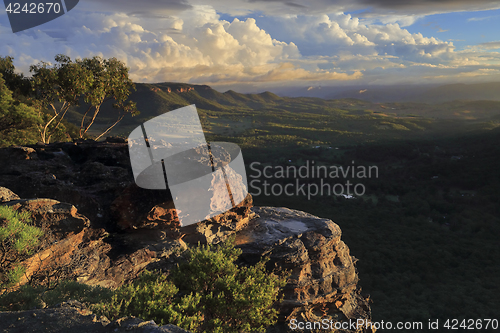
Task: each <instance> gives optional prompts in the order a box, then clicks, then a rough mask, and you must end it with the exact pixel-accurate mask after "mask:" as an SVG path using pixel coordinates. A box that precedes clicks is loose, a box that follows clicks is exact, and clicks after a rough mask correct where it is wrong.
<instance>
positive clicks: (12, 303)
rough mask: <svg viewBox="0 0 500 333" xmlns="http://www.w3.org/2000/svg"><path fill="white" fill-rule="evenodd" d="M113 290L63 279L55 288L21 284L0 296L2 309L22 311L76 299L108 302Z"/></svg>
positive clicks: (90, 301) (87, 301) (86, 301)
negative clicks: (16, 288) (14, 289)
mask: <svg viewBox="0 0 500 333" xmlns="http://www.w3.org/2000/svg"><path fill="white" fill-rule="evenodd" d="M112 294H113V292H112V290H110V289H107V288H103V287H98V286H95V287H92V286H88V285H85V284H83V283H78V282H76V281H63V282H61V283H59V284H58V285H57V286H56V287H54V288H53V289H47V288H46V287H44V286H37V287H33V286H30V285H24V286H21V288H19V289H18V290H16V291H13V292H10V293H5V294H3V295H1V296H0V310H1V311H21V310H29V309H34V308H44V307H46V306H47V307H50V306H54V305H56V304H58V303H61V302H64V301H67V300H69V299H75V300H78V301H80V302H83V303H89V304H92V303H100V302H107V301H109V300H110V299H111V296H112Z"/></svg>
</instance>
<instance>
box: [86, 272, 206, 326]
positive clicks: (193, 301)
mask: <svg viewBox="0 0 500 333" xmlns="http://www.w3.org/2000/svg"><path fill="white" fill-rule="evenodd" d="M177 292H178V289H177V287H176V286H175V285H174V284H173V282H171V281H169V280H167V279H166V276H165V275H163V274H161V273H153V272H148V271H144V272H143V273H142V274H141V275H140V276H139V277H138V278H137V279H136V280H134V281H133V282H132V283H131V284H125V285H123V286H122V287H120V288H118V289H117V290H116V291H115V292H114V294H113V296H112V297H111V299H110V300H109V301H107V302H101V303H99V304H94V305H93V306H92V310H93V311H94V312H95V313H96V314H99V315H104V316H106V317H108V318H109V319H111V320H115V319H117V318H120V317H124V316H136V317H140V318H142V319H145V320H154V321H155V322H156V323H157V324H159V325H165V324H168V323H174V324H176V325H179V326H182V327H184V328H186V329H189V330H193V329H196V327H198V326H199V325H200V323H201V320H202V318H201V317H200V311H199V309H197V306H198V303H199V297H198V298H197V297H191V296H188V297H183V298H181V299H179V298H178V299H175V295H176V294H177Z"/></svg>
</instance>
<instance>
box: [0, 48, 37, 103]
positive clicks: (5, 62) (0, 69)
mask: <svg viewBox="0 0 500 333" xmlns="http://www.w3.org/2000/svg"><path fill="white" fill-rule="evenodd" d="M15 69H16V68H15V66H14V58H12V57H9V56H7V57H0V74H2V75H3V78H4V80H5V84H6V85H7V87H8V88H9V90H11V91H12V92H13V94H14V97H15V98H16V99H25V98H23V97H26V96H27V95H29V93H30V90H31V89H30V88H31V87H30V82H29V80H28V78H26V77H24V75H23V74H17V73H16V72H15ZM23 102H26V101H25V100H23Z"/></svg>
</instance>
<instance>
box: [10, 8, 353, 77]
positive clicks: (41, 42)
mask: <svg viewBox="0 0 500 333" xmlns="http://www.w3.org/2000/svg"><path fill="white" fill-rule="evenodd" d="M152 20H156V22H154V23H153V22H152ZM61 27H64V28H61ZM152 27H156V29H154V28H152ZM6 29H7V28H6V27H3V30H6ZM54 35H63V37H62V38H59V41H57V40H56V38H54V37H53V36H54ZM4 36H5V37H7V39H6V40H5V39H4V41H5V43H3V44H2V45H0V54H2V55H11V56H14V58H15V62H16V66H17V67H18V69H20V70H22V71H23V72H25V73H26V72H27V70H28V68H29V65H31V64H33V63H36V62H38V61H51V60H53V57H54V56H55V54H57V53H64V54H67V55H69V56H71V57H72V58H82V57H90V56H94V55H100V56H103V57H106V58H108V57H117V58H118V59H120V60H122V61H124V62H125V63H126V64H127V66H129V67H130V73H131V78H132V79H133V80H135V81H139V82H159V81H182V82H193V83H195V82H199V83H215V84H217V83H226V84H227V83H229V82H245V81H248V82H249V81H254V82H273V81H285V80H294V79H297V80H304V81H314V80H349V79H353V80H354V79H358V78H359V77H360V76H361V73H360V72H357V73H354V74H353V73H351V74H346V73H337V72H330V71H328V70H321V69H319V68H318V67H312V68H310V69H305V68H302V67H300V66H299V67H297V66H296V65H294V64H292V63H291V62H290V61H294V60H297V59H299V58H300V57H301V54H300V52H299V49H298V48H297V46H296V45H295V44H294V43H293V42H288V43H287V42H283V41H279V40H277V39H274V38H272V36H271V35H270V34H269V33H267V32H266V31H264V30H263V29H261V28H259V27H258V26H257V24H256V21H255V20H254V19H253V18H247V19H245V20H239V19H234V20H233V21H232V22H228V21H225V20H221V19H220V18H219V15H218V14H217V13H216V12H215V10H214V9H213V8H211V7H208V6H198V7H195V8H193V9H191V10H189V11H185V12H183V13H181V14H180V15H177V16H171V17H165V18H147V19H146V18H144V17H131V16H129V15H127V14H124V13H117V14H108V13H91V12H80V13H79V14H78V15H74V16H73V17H71V16H70V15H66V16H63V17H61V21H60V22H58V23H57V24H55V23H52V25H48V26H46V29H44V30H41V29H38V30H32V31H29V32H27V33H21V34H15V35H14V34H7V33H5V34H4ZM48 46H50V47H48Z"/></svg>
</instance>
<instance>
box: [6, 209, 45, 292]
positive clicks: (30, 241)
mask: <svg viewBox="0 0 500 333" xmlns="http://www.w3.org/2000/svg"><path fill="white" fill-rule="evenodd" d="M30 224H31V219H30V215H29V213H28V212H22V213H18V212H17V211H15V210H13V209H12V208H10V207H7V206H0V290H4V289H7V288H9V287H11V286H12V285H15V284H16V283H17V282H19V279H20V278H21V276H22V275H23V274H24V271H25V268H24V267H22V266H21V264H20V262H21V261H22V260H24V259H26V258H27V257H29V256H30V255H31V254H32V252H33V250H34V249H35V248H36V247H37V246H38V244H39V241H40V237H41V236H42V235H43V231H42V230H41V229H40V228H37V227H35V226H32V225H30Z"/></svg>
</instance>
